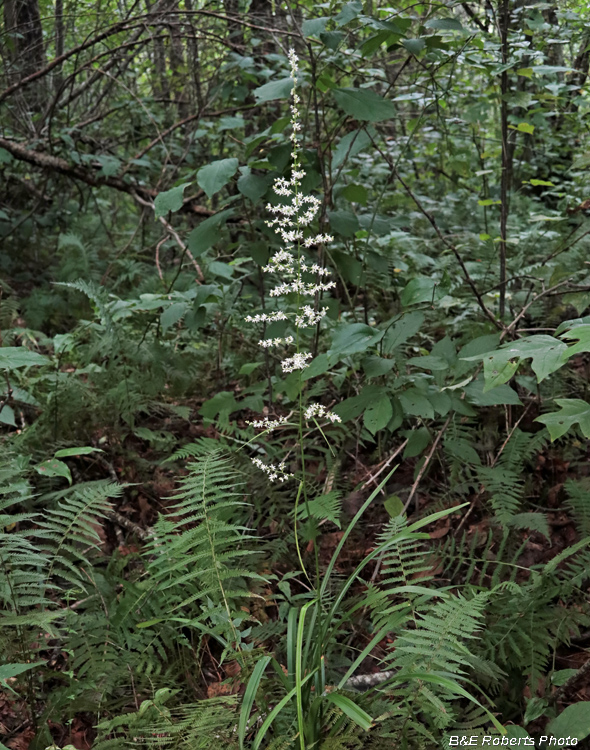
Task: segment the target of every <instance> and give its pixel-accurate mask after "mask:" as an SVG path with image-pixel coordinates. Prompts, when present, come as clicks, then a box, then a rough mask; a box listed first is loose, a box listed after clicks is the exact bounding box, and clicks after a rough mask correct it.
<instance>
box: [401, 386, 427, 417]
mask: <svg viewBox="0 0 590 750" xmlns="http://www.w3.org/2000/svg"><path fill="white" fill-rule="evenodd" d="M399 400H400V403H401V405H402V408H403V410H404V414H410V415H411V416H413V417H422V418H423V419H434V407H433V406H432V404H431V403H430V401H429V400H428V399H427V398H426V396H425V395H424V394H423V393H421V392H420V391H419V390H418V389H417V388H408V390H407V391H404V392H403V393H400V394H399Z"/></svg>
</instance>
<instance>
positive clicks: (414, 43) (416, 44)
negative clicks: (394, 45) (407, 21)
mask: <svg viewBox="0 0 590 750" xmlns="http://www.w3.org/2000/svg"><path fill="white" fill-rule="evenodd" d="M402 44H403V45H404V47H405V48H406V49H407V50H408V52H409V53H410V54H411V55H418V54H420V52H422V50H423V49H424V47H426V42H425V41H424V39H404V40H403V41H402Z"/></svg>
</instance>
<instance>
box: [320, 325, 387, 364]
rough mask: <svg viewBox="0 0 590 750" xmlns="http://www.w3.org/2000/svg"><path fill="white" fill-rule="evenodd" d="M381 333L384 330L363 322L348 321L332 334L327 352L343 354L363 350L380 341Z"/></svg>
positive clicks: (382, 333)
mask: <svg viewBox="0 0 590 750" xmlns="http://www.w3.org/2000/svg"><path fill="white" fill-rule="evenodd" d="M383 335H384V331H380V330H378V329H376V328H372V327H371V326H367V325H365V324H364V323H349V324H348V325H344V326H342V327H340V328H339V329H338V330H337V331H336V333H335V334H334V337H333V338H332V346H331V348H330V352H329V354H339V355H340V356H344V355H348V354H356V353H357V352H364V351H365V350H366V349H368V348H369V347H370V346H375V344H377V343H378V342H379V341H381V339H382V338H383Z"/></svg>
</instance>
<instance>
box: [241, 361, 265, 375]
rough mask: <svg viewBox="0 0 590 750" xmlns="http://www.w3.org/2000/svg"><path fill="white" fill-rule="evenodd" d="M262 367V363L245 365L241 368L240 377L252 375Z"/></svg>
mask: <svg viewBox="0 0 590 750" xmlns="http://www.w3.org/2000/svg"><path fill="white" fill-rule="evenodd" d="M261 366H262V362H247V363H246V364H245V365H242V366H241V367H240V370H239V372H238V375H250V374H251V373H253V372H254V370H256V369H257V368H258V367H261Z"/></svg>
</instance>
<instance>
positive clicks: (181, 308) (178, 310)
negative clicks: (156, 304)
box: [160, 302, 189, 333]
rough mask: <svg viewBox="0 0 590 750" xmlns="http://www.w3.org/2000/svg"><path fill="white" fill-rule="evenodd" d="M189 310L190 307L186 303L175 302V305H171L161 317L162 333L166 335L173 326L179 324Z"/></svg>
mask: <svg viewBox="0 0 590 750" xmlns="http://www.w3.org/2000/svg"><path fill="white" fill-rule="evenodd" d="M188 309H189V307H188V305H187V304H186V302H175V303H174V304H173V305H170V307H167V308H166V309H165V310H164V312H163V313H162V314H161V315H160V325H161V326H162V333H166V331H167V330H168V329H169V328H170V327H171V326H173V325H174V324H175V323H178V321H179V320H180V319H181V318H182V317H183V316H184V314H185V313H186V311H187V310H188Z"/></svg>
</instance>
